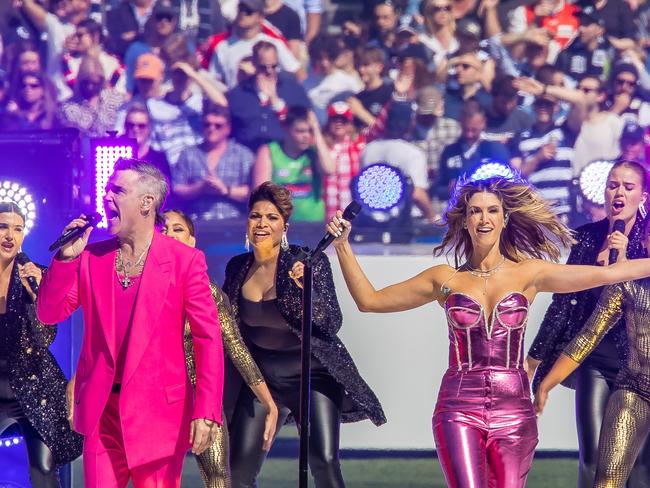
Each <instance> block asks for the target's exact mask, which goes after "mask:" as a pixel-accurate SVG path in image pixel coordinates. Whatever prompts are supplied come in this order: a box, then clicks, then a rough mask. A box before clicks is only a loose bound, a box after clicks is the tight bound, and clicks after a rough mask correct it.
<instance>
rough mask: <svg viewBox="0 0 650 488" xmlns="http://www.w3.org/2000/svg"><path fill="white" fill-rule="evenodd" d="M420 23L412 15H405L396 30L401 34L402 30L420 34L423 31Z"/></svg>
mask: <svg viewBox="0 0 650 488" xmlns="http://www.w3.org/2000/svg"><path fill="white" fill-rule="evenodd" d="M421 30H422V29H421V27H420V24H418V23H417V21H416V20H415V19H414V18H413V17H412V16H410V15H405V16H403V17H402V18H401V19H400V21H399V25H398V26H397V29H396V31H395V32H397V34H399V33H400V32H409V33H411V34H413V35H416V34H418V33H419V32H420V31H421Z"/></svg>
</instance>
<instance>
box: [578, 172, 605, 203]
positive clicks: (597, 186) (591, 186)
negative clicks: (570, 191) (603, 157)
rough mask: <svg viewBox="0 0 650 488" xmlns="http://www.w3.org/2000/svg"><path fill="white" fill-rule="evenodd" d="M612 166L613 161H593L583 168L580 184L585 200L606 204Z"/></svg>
mask: <svg viewBox="0 0 650 488" xmlns="http://www.w3.org/2000/svg"><path fill="white" fill-rule="evenodd" d="M612 166H614V163H613V162H612V161H592V162H591V163H589V164H588V165H587V166H585V167H584V168H582V171H580V176H579V177H578V185H579V187H580V194H581V195H582V197H583V198H584V199H585V200H587V201H589V202H590V203H592V204H594V205H605V186H606V184H607V175H608V174H609V172H610V170H611V169H612Z"/></svg>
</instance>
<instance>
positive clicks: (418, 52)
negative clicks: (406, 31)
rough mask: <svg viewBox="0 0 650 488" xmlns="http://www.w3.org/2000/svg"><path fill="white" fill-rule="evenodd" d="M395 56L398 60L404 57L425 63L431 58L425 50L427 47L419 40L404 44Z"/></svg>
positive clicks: (402, 59)
mask: <svg viewBox="0 0 650 488" xmlns="http://www.w3.org/2000/svg"><path fill="white" fill-rule="evenodd" d="M397 57H398V58H399V60H400V61H404V60H405V59H406V58H415V59H420V60H422V61H423V62H424V63H425V64H426V63H428V62H429V60H430V59H431V55H429V53H428V52H427V48H426V47H424V44H422V43H419V42H418V43H416V44H409V45H408V46H406V47H405V48H404V49H402V50H401V51H400V52H399V53H398V54H397Z"/></svg>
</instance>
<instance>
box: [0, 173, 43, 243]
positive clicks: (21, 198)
mask: <svg viewBox="0 0 650 488" xmlns="http://www.w3.org/2000/svg"><path fill="white" fill-rule="evenodd" d="M0 202H13V203H15V204H16V205H18V207H19V208H20V210H22V212H23V214H24V215H25V218H26V220H25V234H28V233H29V231H30V230H31V229H32V228H33V227H34V224H35V223H36V202H34V197H32V195H31V194H30V193H29V190H28V189H27V188H26V187H24V186H22V185H20V184H19V183H16V182H15V181H8V180H5V181H3V182H1V183H0Z"/></svg>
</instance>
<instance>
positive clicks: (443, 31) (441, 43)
mask: <svg viewBox="0 0 650 488" xmlns="http://www.w3.org/2000/svg"><path fill="white" fill-rule="evenodd" d="M451 10H452V5H451V0H422V3H421V4H420V13H421V15H422V17H423V18H424V32H422V33H421V34H420V42H422V44H424V45H425V46H426V47H427V48H428V49H429V50H430V51H431V53H432V55H433V63H434V65H435V66H438V65H440V64H441V63H442V62H443V60H444V59H445V58H448V57H451V56H452V55H453V54H454V53H456V51H458V48H459V47H460V44H459V42H458V39H457V38H456V36H455V29H456V23H455V20H454V17H453V15H452V12H451Z"/></svg>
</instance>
